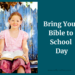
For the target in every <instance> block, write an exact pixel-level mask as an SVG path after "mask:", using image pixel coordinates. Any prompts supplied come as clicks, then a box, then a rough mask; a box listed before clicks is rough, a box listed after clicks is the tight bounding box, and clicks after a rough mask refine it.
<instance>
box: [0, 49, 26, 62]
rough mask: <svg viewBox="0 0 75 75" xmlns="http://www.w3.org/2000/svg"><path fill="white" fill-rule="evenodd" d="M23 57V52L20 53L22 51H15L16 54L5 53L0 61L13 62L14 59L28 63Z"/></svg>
mask: <svg viewBox="0 0 75 75" xmlns="http://www.w3.org/2000/svg"><path fill="white" fill-rule="evenodd" d="M22 55H23V51H20V50H17V51H14V52H10V51H3V52H2V56H1V58H0V60H3V59H5V60H10V61H12V60H14V59H18V58H21V59H23V60H24V61H25V62H26V58H25V57H24V56H22Z"/></svg>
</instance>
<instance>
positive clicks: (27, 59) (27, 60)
mask: <svg viewBox="0 0 75 75" xmlns="http://www.w3.org/2000/svg"><path fill="white" fill-rule="evenodd" d="M22 56H24V57H25V58H26V63H27V64H28V62H29V57H28V56H27V55H26V54H23V55H22Z"/></svg>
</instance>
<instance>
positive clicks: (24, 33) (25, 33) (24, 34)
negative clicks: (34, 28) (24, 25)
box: [23, 32, 29, 40]
mask: <svg viewBox="0 0 75 75" xmlns="http://www.w3.org/2000/svg"><path fill="white" fill-rule="evenodd" d="M28 38H29V36H28V33H27V32H23V40H24V39H25V40H28Z"/></svg>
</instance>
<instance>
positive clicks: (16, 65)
mask: <svg viewBox="0 0 75 75" xmlns="http://www.w3.org/2000/svg"><path fill="white" fill-rule="evenodd" d="M8 22H9V24H10V27H9V29H7V30H4V31H1V33H0V57H1V56H2V52H3V51H9V52H14V51H23V53H24V54H23V56H25V57H26V62H24V61H23V60H22V59H21V58H18V59H16V60H14V61H12V62H11V61H8V60H1V61H0V69H1V70H2V73H13V72H14V71H15V70H17V73H31V69H30V62H29V58H28V46H27V39H28V33H26V32H25V31H22V30H19V27H21V24H22V16H21V14H20V13H18V12H14V13H12V14H11V15H10V17H9V19H8Z"/></svg>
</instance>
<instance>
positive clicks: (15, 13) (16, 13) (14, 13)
mask: <svg viewBox="0 0 75 75" xmlns="http://www.w3.org/2000/svg"><path fill="white" fill-rule="evenodd" d="M14 15H18V16H19V17H20V20H21V21H22V16H21V14H20V13H18V12H13V13H12V14H11V15H10V17H9V18H8V20H10V19H11V18H12V16H14ZM10 28H11V26H10V25H9V29H10ZM20 29H21V25H20Z"/></svg>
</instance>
